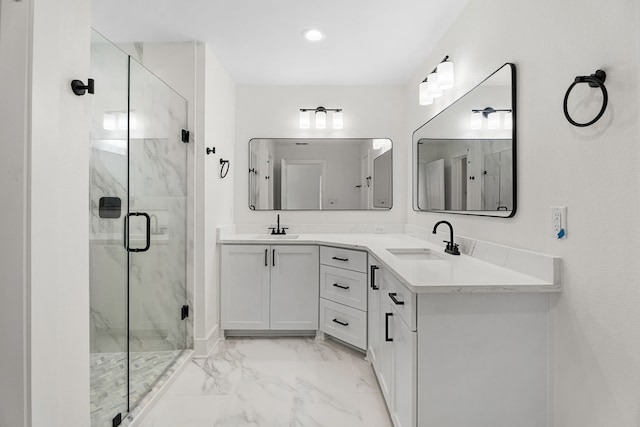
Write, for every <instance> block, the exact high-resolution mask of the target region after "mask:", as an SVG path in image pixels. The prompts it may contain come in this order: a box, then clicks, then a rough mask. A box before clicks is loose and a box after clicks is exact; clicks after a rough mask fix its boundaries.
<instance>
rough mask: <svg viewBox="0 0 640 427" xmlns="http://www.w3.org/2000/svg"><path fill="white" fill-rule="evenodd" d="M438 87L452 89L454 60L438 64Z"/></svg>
mask: <svg viewBox="0 0 640 427" xmlns="http://www.w3.org/2000/svg"><path fill="white" fill-rule="evenodd" d="M436 70H437V73H438V87H439V88H440V89H451V88H452V87H453V82H454V80H453V62H449V61H445V62H441V63H440V64H438V68H437V69H436Z"/></svg>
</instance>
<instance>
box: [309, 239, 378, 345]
mask: <svg viewBox="0 0 640 427" xmlns="http://www.w3.org/2000/svg"><path fill="white" fill-rule="evenodd" d="M320 330H321V331H322V332H324V333H326V334H328V335H331V336H334V337H336V338H338V339H341V340H342V341H345V342H347V343H349V344H351V345H353V346H355V347H357V348H360V349H362V350H366V348H367V253H366V252H362V251H357V250H353V249H344V248H334V247H329V246H321V247H320Z"/></svg>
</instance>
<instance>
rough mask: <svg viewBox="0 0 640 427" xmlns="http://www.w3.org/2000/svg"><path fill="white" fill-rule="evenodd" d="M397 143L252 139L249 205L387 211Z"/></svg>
mask: <svg viewBox="0 0 640 427" xmlns="http://www.w3.org/2000/svg"><path fill="white" fill-rule="evenodd" d="M392 175H393V168H392V142H391V140H390V139H371V138H368V139H365V138H361V139H357V138H326V139H315V138H314V139H310V138H299V139H296V138H292V139H277V138H254V139H252V140H251V141H249V209H251V210H385V209H391V207H392V205H393V194H392V193H393V191H392Z"/></svg>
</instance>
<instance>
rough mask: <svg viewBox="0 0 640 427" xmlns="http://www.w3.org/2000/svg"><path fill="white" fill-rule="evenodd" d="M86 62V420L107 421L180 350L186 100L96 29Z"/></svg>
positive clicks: (183, 342)
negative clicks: (89, 86) (89, 81)
mask: <svg viewBox="0 0 640 427" xmlns="http://www.w3.org/2000/svg"><path fill="white" fill-rule="evenodd" d="M91 60H92V62H91V68H92V69H91V74H92V75H91V77H92V78H94V79H95V94H94V95H91V98H90V99H91V120H92V123H91V155H90V192H89V200H90V212H89V215H90V221H91V223H90V224H91V230H90V283H89V286H90V298H91V303H90V304H91V318H90V321H91V334H90V346H91V427H112V426H114V425H117V424H118V420H119V419H122V420H124V419H125V417H126V415H127V413H128V412H130V411H131V410H132V409H134V407H135V406H136V404H138V403H139V402H140V401H141V399H142V398H143V397H144V396H145V395H146V394H147V393H148V392H149V391H150V390H151V388H152V387H153V386H154V385H155V384H156V382H157V381H158V380H159V379H160V378H162V376H163V374H165V372H166V371H167V369H169V368H170V367H171V366H172V365H173V364H174V362H175V361H176V359H177V358H178V357H179V356H180V355H181V353H182V351H183V350H184V349H185V348H186V347H187V321H186V320H185V319H183V316H182V314H183V307H185V304H186V299H187V295H186V280H187V279H186V278H187V212H188V209H187V203H188V200H189V199H187V182H188V179H187V177H188V176H190V175H189V171H188V170H187V167H188V166H187V160H188V151H187V146H188V144H185V143H183V142H182V130H183V129H187V102H186V100H185V99H184V98H182V97H181V96H180V95H179V94H177V93H176V92H175V91H173V90H172V89H171V88H170V87H169V86H167V85H166V84H165V83H164V82H162V81H161V80H160V79H159V78H158V77H156V76H155V75H154V74H152V73H151V72H150V71H149V70H147V69H146V68H144V67H143V66H142V65H141V64H140V63H138V62H136V61H135V60H133V59H131V57H130V56H129V55H127V54H126V53H124V52H123V51H121V50H120V49H119V48H118V47H116V46H115V45H113V44H111V43H110V42H109V41H108V40H107V39H105V38H104V37H102V36H101V35H100V34H98V33H97V32H95V31H94V32H93V33H92V46H91Z"/></svg>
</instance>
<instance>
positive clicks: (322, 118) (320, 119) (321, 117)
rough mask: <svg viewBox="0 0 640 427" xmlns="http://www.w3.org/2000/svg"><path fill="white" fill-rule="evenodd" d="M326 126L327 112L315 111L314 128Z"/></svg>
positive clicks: (324, 127)
mask: <svg viewBox="0 0 640 427" xmlns="http://www.w3.org/2000/svg"><path fill="white" fill-rule="evenodd" d="M326 127H327V112H326V111H316V129H326Z"/></svg>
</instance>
